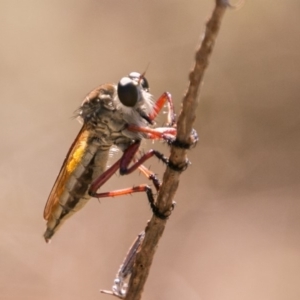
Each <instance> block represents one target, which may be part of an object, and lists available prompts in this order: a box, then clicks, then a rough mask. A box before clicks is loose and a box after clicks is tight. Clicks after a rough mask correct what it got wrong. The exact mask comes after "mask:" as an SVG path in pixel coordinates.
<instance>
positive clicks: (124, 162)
mask: <svg viewBox="0 0 300 300" xmlns="http://www.w3.org/2000/svg"><path fill="white" fill-rule="evenodd" d="M139 146H140V141H137V142H135V143H133V144H132V145H130V146H129V147H128V148H127V149H126V150H125V151H124V153H123V155H122V157H121V158H120V159H119V160H118V161H117V162H116V163H114V164H113V165H112V166H111V167H110V168H109V169H108V170H106V171H105V172H104V173H102V174H101V175H100V176H99V177H98V178H97V179H96V180H95V181H94V182H93V183H92V184H91V186H90V189H89V194H90V195H91V196H93V197H98V198H101V197H107V195H108V194H107V193H97V190H98V189H99V188H100V187H101V186H102V185H103V184H104V183H105V182H106V181H107V180H108V179H109V178H110V177H111V176H112V175H113V174H114V173H115V172H116V171H117V170H118V169H119V170H120V174H121V175H127V174H130V173H132V172H133V171H135V170H136V169H137V168H139V167H141V166H142V164H143V162H145V161H146V160H147V159H149V158H150V157H152V156H153V155H155V156H156V157H157V158H159V159H160V160H162V161H163V162H164V163H168V159H167V158H166V157H165V156H163V155H162V154H161V153H160V152H158V151H156V150H149V151H148V152H147V153H145V154H144V155H143V156H142V157H141V158H139V159H138V160H137V161H136V162H135V163H134V164H133V165H132V166H131V167H130V168H128V166H129V164H130V163H131V162H132V161H133V158H134V156H135V154H136V152H137V151H138V149H139ZM144 168H145V167H144ZM148 178H149V179H150V180H152V182H153V184H154V186H155V187H156V189H159V185H160V183H159V180H158V179H157V178H156V176H155V175H154V174H149V177H148ZM126 190H127V189H126ZM139 191H140V190H137V192H139ZM132 192H134V191H132ZM112 193H113V192H112ZM124 193H125V194H126V192H122V193H121V195H124ZM129 193H131V192H130V191H129V192H127V194H129ZM115 196H117V194H115Z"/></svg>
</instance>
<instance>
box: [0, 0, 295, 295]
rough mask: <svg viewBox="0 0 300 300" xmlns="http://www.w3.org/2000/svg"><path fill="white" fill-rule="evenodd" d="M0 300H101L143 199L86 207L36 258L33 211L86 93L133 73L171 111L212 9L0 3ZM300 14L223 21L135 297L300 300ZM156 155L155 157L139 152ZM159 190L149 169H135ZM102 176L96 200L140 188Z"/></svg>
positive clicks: (252, 4)
mask: <svg viewBox="0 0 300 300" xmlns="http://www.w3.org/2000/svg"><path fill="white" fill-rule="evenodd" d="M0 7H1V9H0V39H1V47H0V82H1V89H0V99H1V111H0V115H1V117H0V124H1V125H0V128H1V131H0V134H1V161H0V172H1V176H0V190H1V196H0V197H1V211H0V299H1V300H2V299H3V300H17V299H22V300H26V299H30V300H41V299H43V300H50V299H56V300H65V299H73V300H79V299H90V300H92V299H95V300H96V299H97V300H100V299H109V297H110V296H107V295H103V294H100V293H99V289H110V288H111V285H112V282H113V279H114V276H115V273H116V272H117V269H118V267H119V265H120V263H121V261H122V259H123V257H124V255H125V253H126V251H127V249H128V247H129V245H130V244H131V243H132V241H133V240H134V238H135V236H136V235H137V234H138V233H139V232H140V231H141V230H142V229H143V228H144V226H145V225H146V222H147V220H148V219H149V218H150V217H151V211H150V208H149V205H148V204H147V200H146V196H145V195H143V194H135V195H132V196H128V197H123V198H114V199H102V200H101V203H99V202H98V201H97V200H95V199H93V200H91V201H90V203H89V204H88V205H87V206H86V207H85V208H84V209H83V210H82V211H80V212H79V213H77V214H76V215H74V216H73V217H72V218H71V219H69V220H68V221H67V222H66V223H65V224H64V226H62V228H61V229H60V230H59V231H58V232H57V234H56V235H55V236H54V238H53V240H52V243H51V244H50V245H47V244H46V243H45V242H44V240H43V238H42V234H43V232H44V229H45V222H44V220H43V217H42V213H43V209H44V205H45V202H46V200H47V197H48V194H49V192H50V190H51V187H52V185H53V183H54V181H55V178H56V176H57V174H58V171H59V170H60V167H61V164H62V161H63V159H64V157H65V155H66V153H67V151H68V148H69V147H70V145H71V143H72V141H73V140H74V138H75V136H76V134H77V132H78V131H79V129H80V125H79V124H78V123H77V122H76V120H73V119H72V114H73V111H74V110H75V109H76V108H77V107H78V106H79V105H80V103H81V101H82V99H83V98H84V97H85V95H86V94H87V93H88V92H89V91H90V90H91V89H93V88H95V87H96V86H97V85H99V84H101V83H104V82H117V81H118V80H119V79H120V78H121V77H122V76H124V75H126V74H128V73H129V72H131V71H139V72H143V71H144V70H145V68H146V67H147V65H148V64H149V63H150V66H149V68H148V70H147V79H148V80H149V82H150V85H151V92H152V93H153V94H154V95H155V96H157V97H158V96H159V95H160V94H162V93H163V92H164V91H169V92H171V93H172V95H173V98H174V101H175V106H176V109H177V111H179V110H180V102H181V99H182V95H183V93H184V91H185V89H186V87H187V83H188V73H189V71H190V69H191V67H192V65H193V58H194V52H195V49H196V46H197V45H198V44H199V42H200V39H201V35H202V33H203V29H204V24H205V21H206V20H207V19H208V17H209V15H210V13H211V11H212V8H213V1H181V0H172V1H168V0H167V1H156V0H155V1H144V0H139V1H137V0H129V1H121V0H118V1H117V0H106V1H94V0H86V1H81V0H72V1H70V0H66V1H58V0H54V1H15V0H9V1H8V0H2V1H0ZM299 12H300V2H299V1H298V0H287V1H271V0H267V1H247V2H246V3H245V5H244V7H243V8H242V9H241V10H238V11H233V10H231V11H228V12H227V13H226V15H225V18H224V21H223V24H222V28H221V31H220V35H219V37H218V40H217V44H216V47H215V51H214V53H213V56H212V59H211V63H210V66H209V69H208V71H207V73H206V76H205V84H204V86H203V89H202V93H201V97H200V105H199V108H198V112H197V114H198V117H197V120H196V123H195V128H196V130H197V131H198V133H199V136H200V141H199V143H198V145H197V147H196V148H195V149H193V150H192V151H190V153H189V158H190V160H191V161H192V165H191V166H190V167H189V168H188V170H187V171H186V172H185V173H184V174H182V177H181V178H182V180H181V183H180V187H179V190H178V193H177V195H176V199H175V200H176V201H177V206H176V209H175V210H174V213H173V214H172V217H171V218H170V220H169V222H168V225H167V229H166V231H165V234H164V236H163V239H162V240H161V242H160V244H159V248H158V250H157V253H156V256H155V260H154V264H153V266H152V269H151V273H150V276H149V279H148V282H147V285H146V288H145V291H144V297H143V299H145V300H147V299H157V300H159V299H164V300H168V299H172V300H175V299H176V300H177V299H178V300H179V299H189V300H198V299H201V300H219V299H222V300H232V299H238V300H253V299H262V300H279V299H280V300H281V299H284V300H286V299H289V300H296V299H297V300H298V299H300V285H299V277H300V202H299V192H300V185H299V177H300V159H299V151H300V139H299V137H300V134H299V133H300V121H299V115H300V104H299V94H300V84H299V80H300V47H299V46H300V39H299V37H300V18H299ZM150 146H153V147H157V148H159V149H161V150H163V151H164V152H165V153H166V154H168V147H167V146H165V145H160V144H158V145H157V144H155V145H150ZM146 165H147V166H149V165H151V168H152V169H153V170H155V171H156V172H157V173H158V174H159V175H160V176H162V173H163V170H164V168H163V167H162V165H161V164H160V163H158V162H157V160H156V159H152V160H151V161H149V162H147V163H146ZM144 182H145V180H144V178H143V177H142V176H138V174H136V175H130V176H127V177H120V176H113V178H112V179H111V180H110V181H109V182H108V183H107V184H106V185H105V187H103V189H102V191H109V190H113V189H116V188H124V187H128V186H132V185H134V184H138V183H144Z"/></svg>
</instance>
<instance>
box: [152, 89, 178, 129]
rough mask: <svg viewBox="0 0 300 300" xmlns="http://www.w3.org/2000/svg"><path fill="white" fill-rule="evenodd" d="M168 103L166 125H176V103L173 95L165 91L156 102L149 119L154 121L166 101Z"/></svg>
mask: <svg viewBox="0 0 300 300" xmlns="http://www.w3.org/2000/svg"><path fill="white" fill-rule="evenodd" d="M166 102H167V103H168V123H167V125H166V126H174V125H175V113H174V104H173V100H172V96H171V94H170V93H168V92H165V93H163V94H162V95H161V96H160V97H159V98H158V99H157V100H156V102H155V105H154V110H153V112H152V113H151V114H150V115H149V119H150V120H151V121H153V120H154V119H155V118H156V117H157V115H158V114H159V112H160V111H161V110H162V108H163V106H164V105H165V103H166Z"/></svg>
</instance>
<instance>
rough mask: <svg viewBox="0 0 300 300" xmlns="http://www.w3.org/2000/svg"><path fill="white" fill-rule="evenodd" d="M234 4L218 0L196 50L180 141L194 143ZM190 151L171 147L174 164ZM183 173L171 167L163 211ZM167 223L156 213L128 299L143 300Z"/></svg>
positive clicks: (160, 195) (162, 194) (179, 124)
mask: <svg viewBox="0 0 300 300" xmlns="http://www.w3.org/2000/svg"><path fill="white" fill-rule="evenodd" d="M228 6H230V5H229V3H228V1H226V0H216V5H215V8H214V10H213V13H212V16H211V18H210V19H209V21H208V22H207V24H206V30H205V34H204V38H203V40H202V43H201V46H200V48H199V49H198V50H197V52H196V58H195V60H196V61H195V66H194V69H193V71H192V72H191V73H190V78H189V79H190V84H189V88H188V91H187V93H186V95H185V96H184V99H183V103H182V111H181V113H180V115H179V118H178V122H177V141H180V143H182V144H191V143H192V141H191V131H192V128H193V123H194V120H195V118H196V109H197V106H198V91H199V90H200V87H201V83H202V80H203V75H204V71H205V69H206V68H207V66H208V60H209V57H210V55H211V53H212V50H213V47H214V43H215V40H216V37H217V34H218V31H219V29H220V25H221V20H222V17H223V15H224V13H225V10H226V8H227V7H228ZM186 152H187V151H186V150H185V149H183V148H180V147H174V146H172V147H171V155H170V161H171V162H172V164H173V165H175V166H178V167H184V166H185V165H186V162H187V156H186ZM179 177H180V172H176V171H174V170H172V169H170V168H167V170H166V172H165V174H164V177H163V184H162V186H161V188H160V190H159V193H158V197H157V206H158V207H159V209H160V211H168V210H170V209H171V207H172V200H173V198H174V195H175V192H176V190H177V187H178V185H179ZM165 226H166V220H161V219H158V218H157V217H155V216H152V218H151V220H150V221H149V222H148V224H147V226H146V229H145V233H146V234H145V239H144V242H143V244H142V246H141V250H140V251H139V252H138V254H137V257H136V261H135V265H134V268H133V272H132V275H131V278H130V281H129V288H128V291H127V295H126V297H125V299H126V300H139V299H141V295H142V291H143V288H144V285H145V282H146V280H147V277H148V274H149V270H150V266H151V263H152V260H153V256H154V253H155V250H156V248H157V245H158V242H159V239H160V238H161V236H162V234H163V232H164V229H165Z"/></svg>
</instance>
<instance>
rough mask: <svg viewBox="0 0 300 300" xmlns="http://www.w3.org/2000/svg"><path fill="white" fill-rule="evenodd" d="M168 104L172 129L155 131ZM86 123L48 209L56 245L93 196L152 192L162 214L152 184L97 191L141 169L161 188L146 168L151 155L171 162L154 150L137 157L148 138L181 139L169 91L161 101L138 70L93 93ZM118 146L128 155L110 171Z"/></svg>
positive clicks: (82, 114)
mask: <svg viewBox="0 0 300 300" xmlns="http://www.w3.org/2000/svg"><path fill="white" fill-rule="evenodd" d="M165 104H167V105H168V115H167V119H168V121H167V125H166V126H165V127H160V128H153V125H154V120H155V118H156V116H157V115H158V113H159V112H160V110H161V109H162V108H163V106H164V105H165ZM76 116H77V117H78V119H79V120H80V121H81V122H82V123H83V125H82V128H81V130H80V132H79V133H78V135H77V137H76V139H75V141H74V142H73V144H72V146H71V148H70V150H69V152H68V154H67V156H66V158H65V160H64V163H63V165H62V167H61V170H60V172H59V174H58V177H57V179H56V181H55V183H54V186H53V188H52V191H51V193H50V195H49V198H48V201H47V203H46V206H45V210H44V218H45V220H46V221H47V229H46V232H45V234H44V238H45V240H46V242H48V241H50V239H51V237H52V236H53V235H54V233H55V232H56V231H57V230H58V229H59V227H60V226H61V224H62V223H63V222H64V220H65V219H67V218H68V217H70V216H71V215H72V214H73V213H74V212H76V211H78V210H79V209H81V208H82V207H83V206H84V205H85V204H86V203H87V202H88V200H89V199H90V198H91V197H96V198H101V197H113V196H118V195H125V194H130V193H134V192H142V191H144V192H146V194H147V196H148V200H149V202H150V205H151V208H152V210H153V212H154V214H155V215H157V216H158V217H160V218H164V217H165V216H166V215H165V212H163V213H161V212H159V211H158V209H157V207H156V206H155V204H154V198H153V194H152V191H151V189H150V187H149V186H148V185H145V184H144V185H139V186H135V187H132V188H127V189H122V190H116V191H112V192H107V193H98V192H97V190H98V189H99V188H100V187H101V186H102V185H103V184H104V183H105V182H106V181H107V180H108V179H109V178H110V177H111V176H112V175H113V174H114V173H115V172H116V171H118V170H119V172H120V174H121V175H125V174H129V173H131V172H133V171H134V170H136V169H139V170H140V171H141V172H142V173H143V174H144V175H146V176H147V177H148V179H150V180H151V181H152V182H153V185H154V186H155V188H156V189H157V190H158V189H159V186H160V182H159V180H158V179H157V177H156V176H155V175H154V173H152V172H150V171H149V170H148V169H147V168H145V167H144V166H143V165H142V164H143V162H145V161H146V160H147V159H148V158H150V157H151V156H153V155H154V156H156V157H158V158H159V159H160V160H162V161H163V162H165V163H168V160H167V158H165V157H164V156H163V155H162V154H161V153H159V152H158V151H156V150H149V151H148V152H146V153H145V154H143V155H142V156H141V157H140V158H137V156H136V153H137V151H138V149H139V147H140V143H141V141H142V140H143V139H158V140H165V141H167V142H170V141H173V140H174V137H175V135H176V128H175V126H174V124H175V115H174V110H173V102H172V99H171V96H170V94H169V93H164V94H163V95H162V96H161V97H160V98H159V99H158V100H157V101H155V102H154V101H153V96H152V95H151V94H150V93H149V84H148V81H147V80H146V78H145V77H144V74H142V75H141V74H139V73H136V72H132V73H130V74H129V75H128V76H127V77H123V78H122V79H121V80H120V81H119V83H118V84H117V85H115V84H111V83H107V84H103V85H100V86H99V87H98V88H96V89H95V90H93V91H92V92H90V93H89V94H88V95H87V97H86V98H85V100H84V101H83V103H82V105H81V106H80V108H79V109H78V110H77V112H76ZM112 146H116V147H118V148H119V149H120V150H121V151H122V152H123V154H122V157H121V158H120V159H119V160H118V161H117V162H116V163H114V164H113V165H112V166H111V167H110V168H108V169H107V162H108V158H109V153H110V149H111V147H112Z"/></svg>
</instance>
